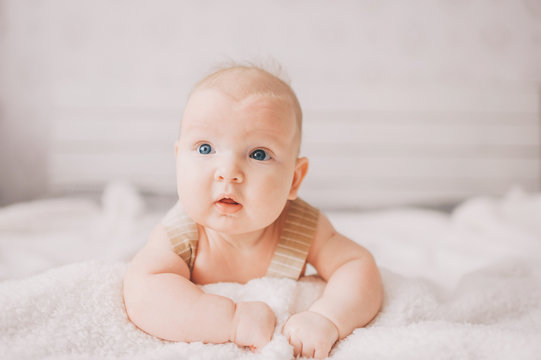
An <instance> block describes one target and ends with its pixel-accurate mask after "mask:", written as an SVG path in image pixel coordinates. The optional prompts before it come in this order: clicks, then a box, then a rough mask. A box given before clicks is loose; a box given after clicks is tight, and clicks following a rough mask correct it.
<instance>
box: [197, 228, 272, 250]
mask: <svg viewBox="0 0 541 360" xmlns="http://www.w3.org/2000/svg"><path fill="white" fill-rule="evenodd" d="M269 232H270V230H269V227H266V228H263V229H260V230H256V231H252V232H249V233H244V234H225V233H220V232H217V231H214V230H212V229H209V228H203V233H204V234H205V236H206V238H207V242H208V243H209V245H210V246H211V247H222V246H227V247H230V248H234V249H237V250H241V251H242V250H250V249H253V248H255V247H257V246H258V245H260V244H261V242H262V241H263V240H264V239H266V238H268V235H269Z"/></svg>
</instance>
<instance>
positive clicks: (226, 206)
mask: <svg viewBox="0 0 541 360" xmlns="http://www.w3.org/2000/svg"><path fill="white" fill-rule="evenodd" d="M214 206H216V209H218V211H219V212H221V213H223V214H233V213H236V212H237V211H239V210H240V209H242V205H241V204H240V203H238V202H236V201H235V200H233V199H231V198H229V197H223V198H221V199H219V200H218V201H216V202H215V203H214Z"/></svg>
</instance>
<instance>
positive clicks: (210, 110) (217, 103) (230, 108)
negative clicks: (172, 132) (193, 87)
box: [183, 88, 296, 131]
mask: <svg viewBox="0 0 541 360" xmlns="http://www.w3.org/2000/svg"><path fill="white" fill-rule="evenodd" d="M230 113H233V114H237V115H238V119H237V120H241V119H244V121H246V122H247V123H250V124H252V125H255V126H257V125H258V124H262V122H261V121H262V120H265V121H266V122H267V123H270V124H272V125H274V126H276V125H279V124H282V126H285V127H286V128H287V129H289V130H288V131H291V129H292V128H291V126H292V125H293V126H295V125H296V120H295V119H296V114H295V112H294V109H293V106H292V104H291V101H290V99H289V98H288V97H285V96H281V95H276V94H267V93H250V94H249V95H246V96H244V97H242V98H239V97H237V96H232V95H231V94H230V93H226V92H223V91H222V90H219V89H214V88H207V89H200V90H198V91H197V92H195V93H194V94H192V96H191V97H190V100H189V101H188V105H187V107H186V109H185V112H184V116H183V122H184V121H187V122H188V123H189V124H190V125H191V126H197V125H198V123H205V122H207V119H213V118H216V117H217V114H219V115H218V116H219V117H220V118H221V119H225V118H227V116H229V115H227V114H230ZM265 121H264V122H265Z"/></svg>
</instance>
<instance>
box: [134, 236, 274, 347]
mask: <svg viewBox="0 0 541 360" xmlns="http://www.w3.org/2000/svg"><path fill="white" fill-rule="evenodd" d="M189 278H190V270H189V268H188V266H187V265H186V263H185V262H184V261H183V260H182V259H181V258H180V257H179V256H178V255H176V254H175V253H174V252H173V251H172V249H171V246H170V244H169V239H168V238H167V235H166V233H165V230H164V229H163V227H162V226H161V225H158V226H157V227H156V228H155V230H154V231H153V232H152V234H151V236H150V240H149V242H148V243H147V244H146V246H145V247H144V248H143V249H142V250H141V251H139V253H138V254H137V255H136V256H135V258H134V259H133V260H132V262H131V264H130V266H129V268H128V270H127V272H126V275H125V277H124V303H125V305H126V311H127V313H128V316H129V318H130V320H131V321H132V322H133V323H135V324H136V325H137V326H138V327H139V328H141V329H142V330H144V331H145V332H147V333H149V334H151V335H154V336H157V337H159V338H162V339H166V340H172V341H186V342H191V341H202V342H205V343H225V342H228V341H233V342H235V343H236V344H238V345H241V346H248V347H251V348H255V349H258V348H260V347H263V346H264V345H265V344H266V343H268V342H269V341H270V339H271V337H272V334H273V332H274V327H275V322H276V318H275V315H274V313H273V312H272V310H271V309H270V308H269V307H268V305H266V304H265V303H262V302H239V303H238V304H235V303H234V302H233V301H232V300H231V299H229V298H226V297H223V296H218V295H212V294H206V293H204V292H203V291H202V290H201V289H200V288H199V287H198V286H196V285H195V284H193V283H192V282H191V281H190V280H189Z"/></svg>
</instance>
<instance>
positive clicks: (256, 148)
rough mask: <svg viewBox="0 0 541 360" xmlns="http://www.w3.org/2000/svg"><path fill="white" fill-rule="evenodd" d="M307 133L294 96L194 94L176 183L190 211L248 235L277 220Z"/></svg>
mask: <svg viewBox="0 0 541 360" xmlns="http://www.w3.org/2000/svg"><path fill="white" fill-rule="evenodd" d="M299 141H300V134H299V130H298V128H297V123H296V119H295V113H294V111H293V108H292V106H291V105H290V103H289V101H288V99H287V98H285V99H284V98H278V97H272V96H266V95H249V96H247V97H245V98H243V99H240V100H239V99H235V98H233V97H231V96H229V95H226V94H225V93H223V92H221V91H220V90H217V89H212V88H211V89H203V90H198V91H196V93H194V94H193V95H192V96H191V97H190V100H189V101H188V104H187V106H186V110H185V112H184V116H183V120H182V127H181V135H180V138H179V140H178V142H177V147H176V151H177V187H178V193H179V197H180V200H181V202H182V204H183V207H184V210H185V211H186V212H187V214H188V215H189V216H190V217H191V218H192V219H193V220H194V221H195V222H197V223H199V224H201V225H203V226H205V227H209V228H211V229H213V230H215V231H219V232H224V233H228V234H241V233H247V232H251V231H255V230H259V229H262V228H264V227H266V226H268V225H270V224H271V223H272V222H274V221H275V220H276V219H277V218H278V216H279V215H280V213H281V212H282V210H283V208H284V206H285V204H286V202H287V200H288V198H295V196H296V190H295V189H292V183H293V179H294V174H295V168H296V165H297V153H298V146H299Z"/></svg>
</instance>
